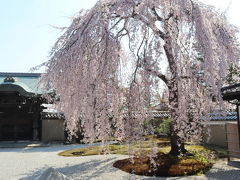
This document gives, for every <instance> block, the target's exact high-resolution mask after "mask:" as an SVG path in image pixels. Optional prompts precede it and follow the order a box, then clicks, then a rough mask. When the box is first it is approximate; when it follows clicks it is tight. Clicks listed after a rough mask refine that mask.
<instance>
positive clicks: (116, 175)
mask: <svg viewBox="0 0 240 180" xmlns="http://www.w3.org/2000/svg"><path fill="white" fill-rule="evenodd" d="M85 146H86V145H55V146H51V147H34V148H30V147H27V148H0V180H19V179H20V180H34V179H36V177H38V176H39V175H40V174H41V172H42V171H43V170H45V169H47V168H49V167H53V168H54V169H56V170H57V171H59V172H61V173H63V174H64V175H66V176H67V177H69V178H71V179H74V180H75V179H76V180H77V179H79V180H92V179H94V180H127V179H128V180H135V179H136V180H144V179H146V180H157V179H159V180H165V179H169V180H170V179H172V180H173V179H181V180H184V179H188V180H189V179H192V180H195V179H196V180H202V179H216V180H237V179H240V162H239V161H233V162H230V163H227V162H226V161H223V160H222V161H219V162H218V163H216V164H215V165H214V167H213V168H212V170H211V171H210V172H208V173H207V174H205V175H203V176H189V177H174V178H156V177H145V176H137V175H131V174H128V173H125V172H123V171H121V170H119V169H116V168H114V167H112V164H113V162H114V161H116V160H118V159H123V158H126V157H127V156H123V155H96V156H85V157H62V156H58V155H57V153H58V152H61V151H63V150H67V149H72V148H80V147H85Z"/></svg>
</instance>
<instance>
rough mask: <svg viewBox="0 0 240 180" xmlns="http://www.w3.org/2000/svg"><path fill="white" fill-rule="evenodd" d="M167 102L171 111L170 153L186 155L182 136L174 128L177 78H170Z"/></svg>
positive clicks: (176, 109)
mask: <svg viewBox="0 0 240 180" xmlns="http://www.w3.org/2000/svg"><path fill="white" fill-rule="evenodd" d="M168 88H169V104H170V112H171V118H172V122H171V126H170V133H171V150H170V154H171V155H173V156H184V155H188V154H189V153H188V151H187V150H186V149H185V146H184V140H183V138H182V137H180V136H179V135H178V131H179V130H178V129H176V128H174V126H176V125H177V124H176V123H177V120H178V117H179V114H178V113H179V111H178V101H179V99H178V80H176V79H174V80H173V79H172V81H171V83H169V87H168Z"/></svg>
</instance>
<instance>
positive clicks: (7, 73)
mask: <svg viewBox="0 0 240 180" xmlns="http://www.w3.org/2000/svg"><path fill="white" fill-rule="evenodd" d="M41 74H43V73H17V72H13V73H11V72H0V76H11V77H39V76H41Z"/></svg>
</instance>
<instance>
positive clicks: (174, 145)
mask: <svg viewBox="0 0 240 180" xmlns="http://www.w3.org/2000/svg"><path fill="white" fill-rule="evenodd" d="M171 129H173V128H172V127H171ZM171 131H172V130H171ZM169 154H171V155H172V156H185V155H188V154H189V153H188V151H187V150H186V149H185V146H184V141H183V140H182V138H181V137H179V136H178V135H177V133H176V132H171V150H170V152H169Z"/></svg>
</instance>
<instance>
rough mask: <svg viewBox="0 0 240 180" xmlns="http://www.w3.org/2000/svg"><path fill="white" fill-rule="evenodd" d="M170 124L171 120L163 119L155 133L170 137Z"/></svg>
mask: <svg viewBox="0 0 240 180" xmlns="http://www.w3.org/2000/svg"><path fill="white" fill-rule="evenodd" d="M170 122H171V119H163V121H162V123H161V124H160V125H159V126H158V127H157V128H155V130H154V133H155V134H167V135H170Z"/></svg>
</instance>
